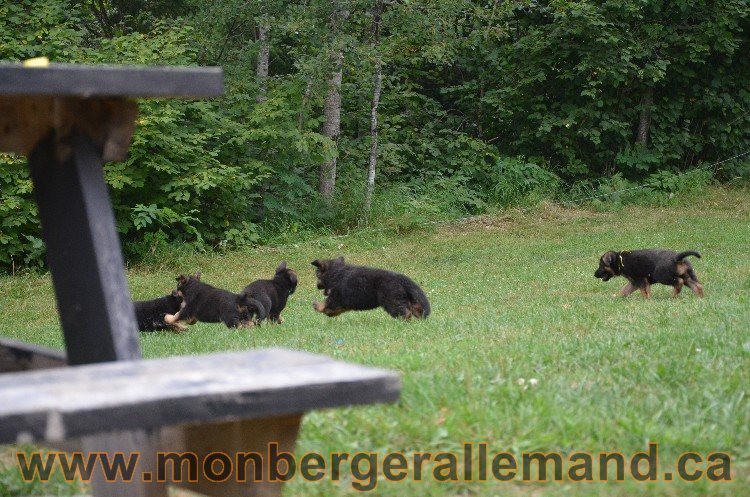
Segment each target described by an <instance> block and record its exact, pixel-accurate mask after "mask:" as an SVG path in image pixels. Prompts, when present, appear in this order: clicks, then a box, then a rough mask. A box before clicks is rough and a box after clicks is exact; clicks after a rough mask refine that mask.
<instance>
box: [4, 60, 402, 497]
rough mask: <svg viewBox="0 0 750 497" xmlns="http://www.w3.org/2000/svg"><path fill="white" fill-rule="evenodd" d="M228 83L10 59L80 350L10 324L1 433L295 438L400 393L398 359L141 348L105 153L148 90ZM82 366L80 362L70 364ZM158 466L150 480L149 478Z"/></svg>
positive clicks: (260, 441) (20, 122)
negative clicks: (308, 422)
mask: <svg viewBox="0 0 750 497" xmlns="http://www.w3.org/2000/svg"><path fill="white" fill-rule="evenodd" d="M222 92H223V74H222V71H221V69H220V68H209V67H130V66H85V65H76V64H50V65H49V66H46V67H24V66H22V65H21V64H10V63H0V151H5V152H15V153H19V154H24V155H27V156H28V159H29V161H28V162H29V170H30V173H31V177H32V181H33V184H34V195H35V199H36V203H37V206H38V210H39V218H40V220H41V223H42V231H43V237H44V242H45V244H46V248H47V262H48V265H49V269H50V273H51V275H52V281H53V284H54V290H55V297H56V300H57V308H58V312H59V315H60V323H61V327H62V331H63V335H64V341H65V353H62V352H60V351H55V350H49V349H45V348H43V347H39V346H37V345H33V344H25V343H22V342H18V341H13V340H8V339H0V372H2V373H3V374H0V443H27V442H32V443H37V444H42V445H44V444H51V445H53V446H57V447H63V448H66V449H69V450H84V451H104V452H110V453H111V452H115V451H121V452H126V453H127V452H136V451H137V452H140V453H141V460H140V461H139V468H138V471H139V473H138V476H143V475H145V474H147V473H148V474H149V475H150V474H151V473H150V472H151V470H153V469H154V466H153V464H154V459H155V454H156V452H157V451H176V452H185V451H191V452H195V453H197V454H204V455H205V454H209V453H211V452H216V451H219V452H227V453H229V454H230V455H231V453H232V451H257V452H260V453H264V452H265V451H266V448H267V446H268V444H269V443H271V442H278V443H279V446H280V448H281V449H282V450H288V451H291V450H293V446H294V441H295V439H296V436H297V432H298V429H299V425H300V420H301V418H302V415H303V414H304V413H305V412H307V411H309V410H311V409H319V408H328V407H335V406H343V405H355V404H370V403H376V402H393V401H396V400H397V399H398V397H399V392H400V380H399V377H398V375H396V374H395V373H393V372H389V371H384V370H380V369H375V368H369V367H363V366H357V365H352V364H347V363H344V362H340V361H334V360H331V359H329V358H327V357H324V356H319V355H312V354H307V353H303V352H292V351H288V350H283V349H268V350H251V351H246V352H235V353H226V354H213V355H204V356H198V357H194V356H187V357H173V358H166V359H158V360H148V361H145V360H141V352H140V347H139V341H138V331H137V325H136V320H135V314H134V310H133V304H132V300H131V297H130V293H129V291H128V286H127V280H126V277H125V271H124V261H123V257H122V252H121V248H120V241H119V237H118V235H117V231H116V229H115V219H114V214H113V211H112V206H111V202H110V199H109V193H108V190H107V185H106V183H105V181H104V175H103V169H102V165H103V163H104V162H107V161H114V160H122V159H124V158H125V157H126V155H127V151H128V147H129V145H130V140H131V137H132V134H133V132H134V130H135V121H136V117H137V104H136V103H135V102H134V101H133V100H132V99H133V98H136V97H187V98H205V97H214V96H219V95H221V94H222ZM68 366H70V367H68ZM138 476H137V477H136V478H135V479H134V480H133V481H132V482H128V483H122V482H120V483H112V482H105V481H104V480H103V478H102V477H101V475H97V476H95V478H94V479H93V480H92V487H93V491H94V494H95V495H97V496H108V497H116V496H119V495H122V496H126V495H127V496H131V497H137V496H165V495H166V485H164V484H158V483H154V482H150V481H147V480H148V479H147V478H146V477H145V476H143V477H142V478H141V477H138ZM144 480H145V481H144ZM181 485H183V486H186V487H188V488H190V489H191V490H194V491H198V492H200V493H204V494H206V495H215V496H240V495H241V496H261V495H262V496H272V495H278V494H279V493H280V491H281V486H280V484H279V483H272V482H257V483H239V482H236V481H233V479H231V478H230V479H229V480H228V481H226V482H223V483H213V482H208V481H206V480H204V479H203V478H199V479H198V481H195V482H183V483H181Z"/></svg>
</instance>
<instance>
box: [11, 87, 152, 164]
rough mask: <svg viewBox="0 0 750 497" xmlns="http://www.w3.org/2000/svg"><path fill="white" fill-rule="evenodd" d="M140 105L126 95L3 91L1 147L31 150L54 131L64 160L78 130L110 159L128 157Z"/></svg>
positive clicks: (21, 151) (19, 151)
mask: <svg viewBox="0 0 750 497" xmlns="http://www.w3.org/2000/svg"><path fill="white" fill-rule="evenodd" d="M137 117H138V105H137V104H136V103H135V102H133V101H130V100H127V99H125V98H114V97H113V98H91V99H85V98H77V97H50V96H35V97H30V96H3V95H0V151H3V152H13V153H16V154H23V155H28V154H29V153H30V152H31V151H32V150H33V149H34V147H35V146H36V145H37V144H38V143H39V142H40V141H41V140H43V139H44V138H45V137H47V136H49V135H50V134H54V136H55V155H56V157H57V160H58V161H59V162H64V161H65V160H67V159H68V158H69V157H70V154H71V153H72V150H71V147H70V146H69V144H68V143H67V141H68V140H69V138H70V136H71V135H72V133H73V132H74V131H78V132H82V133H84V134H85V135H87V136H88V137H89V139H91V141H92V142H93V143H94V145H96V147H97V150H98V151H99V153H100V154H101V156H102V160H104V161H105V162H108V161H114V160H124V159H125V158H126V157H127V154H128V148H129V147H130V140H131V138H132V136H133V133H134V132H135V120H136V118H137Z"/></svg>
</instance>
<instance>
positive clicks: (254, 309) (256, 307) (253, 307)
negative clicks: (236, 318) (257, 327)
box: [240, 293, 268, 322]
mask: <svg viewBox="0 0 750 497" xmlns="http://www.w3.org/2000/svg"><path fill="white" fill-rule="evenodd" d="M240 302H241V305H243V306H246V307H247V311H248V313H249V314H250V315H251V316H255V320H256V321H258V322H260V321H263V320H264V319H266V318H267V317H268V311H266V308H265V307H264V306H263V304H261V303H260V301H259V300H257V299H254V298H252V297H250V296H249V295H247V294H245V293H242V294H240Z"/></svg>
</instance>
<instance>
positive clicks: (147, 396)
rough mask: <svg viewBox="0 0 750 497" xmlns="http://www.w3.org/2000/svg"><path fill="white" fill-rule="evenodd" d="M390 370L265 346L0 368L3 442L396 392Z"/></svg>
mask: <svg viewBox="0 0 750 497" xmlns="http://www.w3.org/2000/svg"><path fill="white" fill-rule="evenodd" d="M399 391H400V380H399V377H398V375H397V374H396V373H393V372H390V371H384V370H380V369H374V368H369V367H363V366H357V365H353V364H348V363H344V362H340V361H335V360H332V359H329V358H327V357H325V356H319V355H312V354H307V353H302V352H293V351H288V350H282V349H266V350H257V351H249V352H240V353H225V354H215V355H206V356H198V357H191V356H188V357H172V358H168V359H159V360H150V361H118V362H111V363H103V364H96V365H86V366H77V367H70V368H63V369H58V370H46V371H30V372H23V373H8V374H3V375H0V443H9V442H10V443H12V442H16V441H19V440H22V441H25V442H28V441H33V440H36V441H41V440H50V441H56V440H64V439H66V438H73V437H80V436H84V435H91V434H96V433H102V432H108V431H116V430H123V431H127V430H137V429H142V428H154V427H160V426H170V425H180V424H201V423H205V422H214V423H218V422H229V421H238V420H243V419H251V418H263V417H274V416H281V415H288V414H299V413H303V412H306V411H308V410H311V409H320V408H328V407H336V406H344V405H357V404H369V403H375V402H393V401H396V400H398V398H399Z"/></svg>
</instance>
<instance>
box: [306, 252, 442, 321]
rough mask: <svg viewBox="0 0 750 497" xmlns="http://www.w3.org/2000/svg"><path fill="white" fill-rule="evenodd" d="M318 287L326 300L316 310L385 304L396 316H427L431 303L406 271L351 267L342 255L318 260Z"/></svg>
mask: <svg viewBox="0 0 750 497" xmlns="http://www.w3.org/2000/svg"><path fill="white" fill-rule="evenodd" d="M312 265H313V266H315V267H316V268H317V269H316V270H315V274H316V275H317V277H318V289H320V290H323V294H324V295H325V296H326V300H325V302H315V303H314V304H313V307H314V308H315V310H316V311H318V312H322V313H323V314H325V315H326V316H330V317H333V316H338V315H339V314H341V313H342V312H346V311H365V310H369V309H375V308H376V307H382V308H383V309H385V311H386V312H387V313H388V314H390V315H391V316H393V317H394V318H402V319H411V318H426V317H427V316H429V315H430V303H429V301H428V300H427V296H426V295H425V294H424V292H423V291H422V289H421V288H419V285H417V284H416V283H414V282H413V281H412V280H411V279H409V278H407V277H406V276H404V275H403V274H399V273H394V272H393V271H387V270H385V269H376V268H371V267H365V266H351V265H349V264H346V263H345V262H344V258H343V257H339V258H338V259H329V260H316V261H313V262H312Z"/></svg>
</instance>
